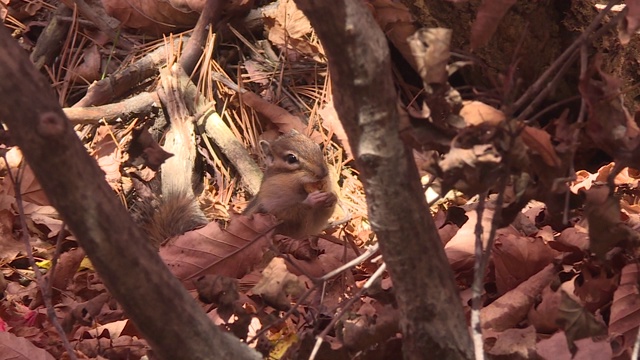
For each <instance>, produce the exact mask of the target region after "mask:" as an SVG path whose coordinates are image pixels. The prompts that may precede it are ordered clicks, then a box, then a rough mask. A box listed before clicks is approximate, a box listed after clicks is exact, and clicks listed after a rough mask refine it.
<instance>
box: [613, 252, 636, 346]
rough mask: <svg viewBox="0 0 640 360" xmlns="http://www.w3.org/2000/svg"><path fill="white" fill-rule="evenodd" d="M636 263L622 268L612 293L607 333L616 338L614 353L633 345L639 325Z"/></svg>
mask: <svg viewBox="0 0 640 360" xmlns="http://www.w3.org/2000/svg"><path fill="white" fill-rule="evenodd" d="M638 282H639V277H638V265H637V264H636V263H631V264H628V265H626V266H625V267H624V268H622V273H621V278H620V285H619V286H618V289H617V290H616V291H615V293H614V294H613V303H612V304H611V317H610V319H609V335H610V336H611V337H614V338H617V341H616V344H615V346H614V351H615V355H616V356H618V355H621V354H622V353H623V352H624V351H627V350H629V349H630V348H631V347H633V344H634V342H635V340H636V334H637V333H638V326H640V291H639V290H638Z"/></svg>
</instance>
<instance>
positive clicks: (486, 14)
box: [471, 0, 516, 50]
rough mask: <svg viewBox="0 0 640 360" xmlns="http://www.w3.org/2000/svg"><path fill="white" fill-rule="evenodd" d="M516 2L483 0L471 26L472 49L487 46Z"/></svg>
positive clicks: (513, 0) (509, 0) (511, 0)
mask: <svg viewBox="0 0 640 360" xmlns="http://www.w3.org/2000/svg"><path fill="white" fill-rule="evenodd" d="M515 3H516V1H515V0H483V1H482V4H481V5H480V8H479V9H478V13H477V14H476V19H475V20H474V21H473V25H471V49H472V50H474V49H479V48H481V47H483V46H485V45H486V44H487V43H488V42H489V40H491V37H492V36H493V34H494V33H495V32H496V30H497V29H498V25H499V24H500V20H502V18H503V17H504V15H505V14H506V13H507V11H509V8H511V6H513V4H515Z"/></svg>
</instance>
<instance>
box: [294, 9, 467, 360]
mask: <svg viewBox="0 0 640 360" xmlns="http://www.w3.org/2000/svg"><path fill="white" fill-rule="evenodd" d="M296 3H297V4H298V7H299V8H300V9H301V10H302V11H303V12H304V13H305V15H306V16H307V17H308V18H309V20H310V21H311V24H312V25H313V28H314V29H315V31H316V32H317V34H318V37H319V38H320V41H321V42H322V45H323V47H324V49H325V51H326V54H327V57H328V59H329V69H330V74H331V81H332V86H331V88H332V89H333V99H334V104H335V107H336V110H337V112H338V115H339V117H340V120H341V121H342V123H343V125H344V128H345V131H346V132H347V135H348V137H349V143H350V144H351V148H352V149H353V150H354V153H355V156H356V167H357V168H358V170H359V171H360V172H361V180H362V182H363V185H364V189H365V192H366V196H367V204H368V210H369V219H370V221H371V225H372V227H373V229H374V230H375V231H376V234H377V236H378V240H379V242H380V247H381V249H382V254H383V256H384V260H385V262H386V263H387V266H388V268H389V272H390V274H391V277H392V279H393V284H394V289H395V294H396V299H397V301H398V305H399V308H400V311H401V314H402V320H401V328H402V332H403V339H404V343H403V352H404V357H405V359H471V358H472V356H473V355H472V346H471V339H470V337H469V332H468V329H467V325H466V321H465V318H464V315H463V311H462V306H461V303H460V298H459V296H458V292H457V289H456V287H455V284H454V279H453V272H452V271H451V269H450V267H449V264H448V263H447V260H446V257H445V254H444V250H443V249H442V244H441V242H440V239H439V236H438V232H437V229H436V228H435V225H434V222H433V219H432V218H431V216H430V213H429V209H428V207H427V203H426V200H425V198H424V195H423V193H422V188H421V186H420V182H419V178H418V173H417V169H416V167H415V162H414V161H413V159H412V156H411V153H410V152H409V151H407V149H405V147H404V145H403V143H402V142H401V140H400V137H399V133H398V121H397V119H398V113H397V108H396V93H395V91H394V84H393V81H392V77H391V64H390V59H389V49H388V45H387V42H386V39H385V37H384V34H383V33H382V31H381V30H380V28H379V27H378V25H377V24H376V23H375V21H374V19H373V17H372V16H371V14H370V13H369V12H368V11H367V10H366V9H365V8H364V7H363V6H362V4H361V1H359V0H337V1H331V2H327V1H313V0H296Z"/></svg>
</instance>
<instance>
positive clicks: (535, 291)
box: [480, 264, 558, 331]
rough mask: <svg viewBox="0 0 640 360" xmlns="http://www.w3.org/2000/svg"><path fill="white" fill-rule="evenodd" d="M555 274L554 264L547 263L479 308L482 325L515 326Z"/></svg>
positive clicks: (484, 326) (489, 326)
mask: <svg viewBox="0 0 640 360" xmlns="http://www.w3.org/2000/svg"><path fill="white" fill-rule="evenodd" d="M557 274H558V269H557V268H556V266H555V265H553V264H549V265H547V267H545V268H544V269H543V270H541V271H540V272H539V273H537V274H535V275H533V276H532V277H530V278H529V279H528V280H527V281H525V282H523V283H522V284H520V285H518V287H516V288H515V289H513V290H511V291H509V292H508V293H506V294H504V295H502V296H501V297H500V298H498V299H497V300H496V301H494V302H492V303H491V304H489V305H488V306H487V307H485V308H483V309H482V310H480V319H481V321H482V327H483V328H485V329H487V328H490V329H493V330H495V331H504V330H506V329H509V328H512V327H514V326H516V325H517V324H518V323H519V322H520V321H522V319H524V318H525V317H526V316H527V313H528V312H529V309H531V306H533V304H534V302H535V299H536V297H537V296H538V295H539V294H540V292H541V291H542V289H544V288H545V287H547V286H548V285H549V283H550V282H551V281H553V280H554V279H556V278H557Z"/></svg>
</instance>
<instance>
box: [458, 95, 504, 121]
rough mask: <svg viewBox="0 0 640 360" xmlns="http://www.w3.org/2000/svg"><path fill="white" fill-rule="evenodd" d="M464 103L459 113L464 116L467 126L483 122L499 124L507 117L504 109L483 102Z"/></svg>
mask: <svg viewBox="0 0 640 360" xmlns="http://www.w3.org/2000/svg"><path fill="white" fill-rule="evenodd" d="M463 104H464V105H463V106H462V109H460V114H459V115H460V116H462V117H463V118H464V122H465V124H467V126H470V125H480V124H482V123H488V124H490V125H493V126H498V125H499V124H500V123H501V122H503V121H504V119H505V116H504V113H503V112H502V111H500V110H498V109H496V108H494V107H493V106H490V105H487V104H485V103H483V102H480V101H465V102H464V103H463Z"/></svg>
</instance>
